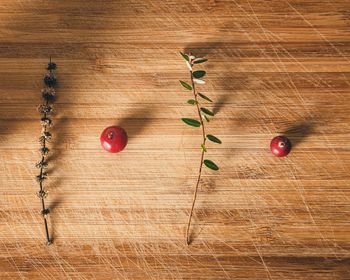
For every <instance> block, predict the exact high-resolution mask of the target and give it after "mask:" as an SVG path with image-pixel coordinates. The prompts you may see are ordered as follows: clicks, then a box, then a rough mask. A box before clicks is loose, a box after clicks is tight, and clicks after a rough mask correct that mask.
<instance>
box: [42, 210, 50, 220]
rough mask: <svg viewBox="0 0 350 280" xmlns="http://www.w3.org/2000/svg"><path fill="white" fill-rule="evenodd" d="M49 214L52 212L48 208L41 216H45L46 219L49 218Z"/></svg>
mask: <svg viewBox="0 0 350 280" xmlns="http://www.w3.org/2000/svg"><path fill="white" fill-rule="evenodd" d="M49 213H50V210H49V209H48V208H46V209H44V210H42V211H41V215H43V216H44V217H45V218H46V217H47V215H49Z"/></svg>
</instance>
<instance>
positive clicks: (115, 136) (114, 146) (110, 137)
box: [100, 126, 128, 153]
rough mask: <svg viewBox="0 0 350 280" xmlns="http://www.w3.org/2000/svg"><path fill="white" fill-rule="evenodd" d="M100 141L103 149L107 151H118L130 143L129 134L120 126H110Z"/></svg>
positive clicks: (104, 131)
mask: <svg viewBox="0 0 350 280" xmlns="http://www.w3.org/2000/svg"><path fill="white" fill-rule="evenodd" d="M100 141H101V145H102V147H103V149H105V150H106V151H107V152H110V153H118V152H120V151H122V150H123V149H124V148H125V146H126V144H127V143H128V135H127V134H126V132H125V130H124V129H123V128H122V127H120V126H109V127H107V128H105V129H104V130H103V132H102V134H101V136H100Z"/></svg>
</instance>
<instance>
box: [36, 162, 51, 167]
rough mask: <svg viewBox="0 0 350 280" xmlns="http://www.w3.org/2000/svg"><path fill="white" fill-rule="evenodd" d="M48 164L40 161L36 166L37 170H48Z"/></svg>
mask: <svg viewBox="0 0 350 280" xmlns="http://www.w3.org/2000/svg"><path fill="white" fill-rule="evenodd" d="M48 165H49V164H48V162H47V161H45V160H42V161H39V162H38V163H37V164H36V165H35V166H36V167H37V168H46V167H47V166H48Z"/></svg>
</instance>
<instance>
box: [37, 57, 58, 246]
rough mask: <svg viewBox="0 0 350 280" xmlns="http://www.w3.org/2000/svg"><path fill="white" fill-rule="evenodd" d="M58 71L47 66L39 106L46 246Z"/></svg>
mask: <svg viewBox="0 0 350 280" xmlns="http://www.w3.org/2000/svg"><path fill="white" fill-rule="evenodd" d="M55 69H56V64H55V63H54V62H52V61H51V58H50V62H49V63H48V65H47V70H48V72H47V73H46V74H45V76H44V84H45V88H44V89H43V90H42V91H41V95H42V99H43V103H42V104H40V105H39V107H38V111H39V113H40V115H41V119H40V124H41V127H42V129H41V135H40V137H39V142H40V145H41V147H40V150H39V151H40V154H41V159H40V161H39V162H38V163H37V164H36V165H35V166H36V167H37V168H38V169H39V175H37V176H36V177H35V179H36V181H37V182H38V184H39V191H38V192H37V196H38V197H39V198H40V201H41V206H42V210H41V215H42V216H43V219H44V225H45V233H46V241H47V242H46V244H47V245H50V244H52V239H51V238H50V234H49V227H48V215H49V213H50V210H49V209H48V208H47V207H46V206H45V198H46V197H47V195H48V192H47V191H46V190H45V189H44V181H45V180H46V178H47V172H46V171H45V170H46V169H47V167H48V161H47V155H48V153H49V148H48V147H47V143H48V142H49V141H50V140H51V138H52V134H51V133H50V132H49V131H48V129H49V127H51V126H52V120H51V119H50V115H51V113H52V110H53V108H52V104H53V102H54V101H55V89H54V86H55V85H56V83H57V79H56V77H55V75H54V73H53V70H55Z"/></svg>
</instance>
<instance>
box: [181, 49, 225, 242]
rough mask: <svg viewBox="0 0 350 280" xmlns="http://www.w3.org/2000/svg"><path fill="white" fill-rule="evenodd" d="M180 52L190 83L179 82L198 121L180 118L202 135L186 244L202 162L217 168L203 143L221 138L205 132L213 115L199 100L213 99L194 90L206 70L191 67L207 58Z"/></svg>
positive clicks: (218, 141)
mask: <svg viewBox="0 0 350 280" xmlns="http://www.w3.org/2000/svg"><path fill="white" fill-rule="evenodd" d="M180 54H181V56H182V57H183V58H184V59H185V62H186V65H187V67H188V69H189V71H190V80H191V83H190V84H188V83H187V82H184V81H181V80H180V84H181V85H182V86H183V87H184V88H185V89H186V90H188V91H192V93H193V99H189V100H187V103H188V104H190V105H193V106H196V108H197V113H198V118H199V121H198V120H196V119H192V118H182V121H183V122H184V123H185V124H187V125H189V126H193V127H202V137H203V140H202V143H201V145H200V147H201V160H200V165H199V170H198V177H197V182H196V185H195V189H194V193H193V200H192V206H191V211H190V214H189V216H188V223H187V229H186V244H187V245H189V244H190V243H191V240H190V234H189V232H190V228H191V221H192V216H193V212H194V206H195V203H196V199H197V193H198V187H199V184H200V181H201V175H202V167H203V164H204V165H205V166H206V167H208V168H209V169H211V170H215V171H217V170H219V167H218V166H217V165H216V164H215V163H214V162H213V161H211V160H209V159H204V153H206V152H207V147H206V146H205V143H206V141H207V139H208V140H209V141H212V142H214V143H217V144H221V140H220V139H219V138H217V137H216V136H214V135H211V134H206V130H205V125H204V120H205V121H206V122H209V118H210V117H213V116H214V112H213V111H211V110H210V109H207V108H205V107H202V106H201V103H200V101H203V102H213V101H212V100H211V99H210V98H209V97H207V96H206V95H204V94H203V93H200V92H197V90H196V85H204V84H205V81H204V80H202V78H203V77H204V76H205V75H206V72H205V71H204V70H196V71H194V70H193V68H194V66H195V65H197V64H201V63H204V62H206V61H207V59H204V58H199V57H195V56H194V55H193V54H191V53H189V54H184V53H182V52H180Z"/></svg>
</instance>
